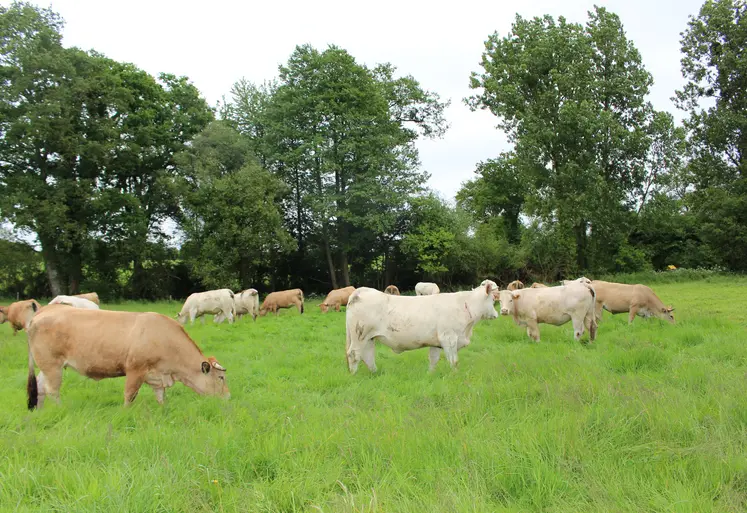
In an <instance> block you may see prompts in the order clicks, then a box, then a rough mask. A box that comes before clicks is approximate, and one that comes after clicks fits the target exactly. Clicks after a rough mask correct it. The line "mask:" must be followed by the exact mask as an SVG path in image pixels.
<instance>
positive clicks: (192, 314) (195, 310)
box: [176, 289, 236, 324]
mask: <svg viewBox="0 0 747 513" xmlns="http://www.w3.org/2000/svg"><path fill="white" fill-rule="evenodd" d="M205 314H212V315H215V318H214V319H213V322H217V323H220V322H223V320H224V319H228V322H229V324H233V318H234V316H235V315H236V305H235V304H234V294H233V291H231V290H229V289H218V290H208V291H207V292H195V293H194V294H191V295H190V296H189V297H188V298H187V300H186V301H185V302H184V306H182V310H181V312H179V313H178V314H176V320H177V321H179V323H180V324H186V323H187V319H189V321H190V323H191V324H194V322H195V319H196V318H197V317H202V316H203V315H205ZM202 323H203V324H205V318H204V317H202Z"/></svg>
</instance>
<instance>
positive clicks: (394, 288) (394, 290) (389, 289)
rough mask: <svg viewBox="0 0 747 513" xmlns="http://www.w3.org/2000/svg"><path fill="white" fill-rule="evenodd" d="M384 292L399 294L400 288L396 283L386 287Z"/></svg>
mask: <svg viewBox="0 0 747 513" xmlns="http://www.w3.org/2000/svg"><path fill="white" fill-rule="evenodd" d="M384 294H391V295H392V296H399V289H398V288H397V286H396V285H389V286H388V287H387V288H385V289H384Z"/></svg>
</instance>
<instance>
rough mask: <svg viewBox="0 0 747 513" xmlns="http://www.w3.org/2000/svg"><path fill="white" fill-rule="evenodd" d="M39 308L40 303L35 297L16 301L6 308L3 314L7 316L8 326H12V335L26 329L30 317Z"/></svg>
mask: <svg viewBox="0 0 747 513" xmlns="http://www.w3.org/2000/svg"><path fill="white" fill-rule="evenodd" d="M40 308H41V305H40V304H39V303H38V302H37V301H36V300H35V299H26V300H24V301H16V302H15V303H11V304H10V306H8V307H7V308H6V310H5V312H6V313H5V316H6V317H7V318H8V322H9V323H10V327H11V328H13V336H16V335H17V334H18V332H19V331H21V330H23V329H26V330H27V329H28V327H29V323H30V322H31V319H32V318H33V317H34V315H36V312H37V311H39V309H40Z"/></svg>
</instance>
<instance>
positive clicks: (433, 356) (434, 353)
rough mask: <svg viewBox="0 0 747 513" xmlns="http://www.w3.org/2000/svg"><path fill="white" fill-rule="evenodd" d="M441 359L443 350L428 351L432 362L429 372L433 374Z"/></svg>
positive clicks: (435, 348)
mask: <svg viewBox="0 0 747 513" xmlns="http://www.w3.org/2000/svg"><path fill="white" fill-rule="evenodd" d="M440 359H441V348H440V347H431V348H430V349H429V350H428V361H429V362H430V366H429V367H428V370H429V371H430V372H433V371H434V370H435V369H436V364H437V363H438V361H439V360H440Z"/></svg>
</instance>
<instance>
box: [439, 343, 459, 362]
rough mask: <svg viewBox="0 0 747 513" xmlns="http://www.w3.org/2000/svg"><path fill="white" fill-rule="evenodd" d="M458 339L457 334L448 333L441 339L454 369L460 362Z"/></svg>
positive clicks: (445, 353)
mask: <svg viewBox="0 0 747 513" xmlns="http://www.w3.org/2000/svg"><path fill="white" fill-rule="evenodd" d="M458 341H459V338H458V337H457V336H456V335H446V336H444V337H442V339H441V347H442V348H443V350H444V356H446V361H447V362H449V365H450V366H451V368H452V369H456V368H457V365H458V364H459V355H458V354H457V351H458Z"/></svg>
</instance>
